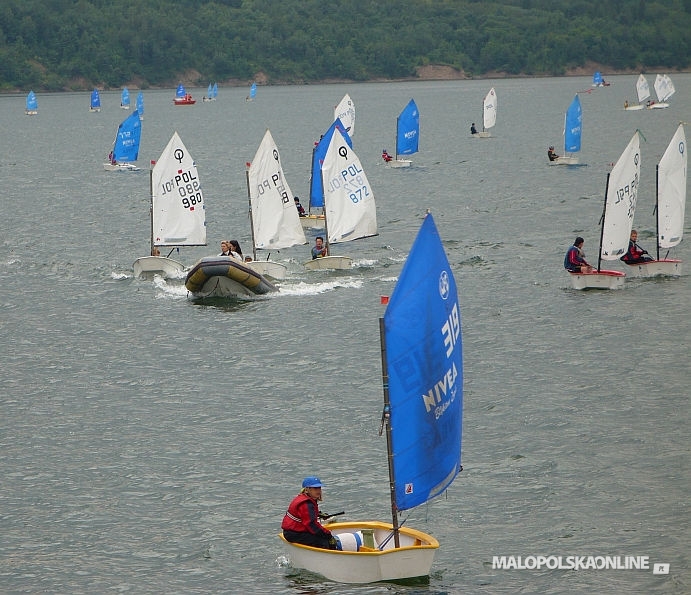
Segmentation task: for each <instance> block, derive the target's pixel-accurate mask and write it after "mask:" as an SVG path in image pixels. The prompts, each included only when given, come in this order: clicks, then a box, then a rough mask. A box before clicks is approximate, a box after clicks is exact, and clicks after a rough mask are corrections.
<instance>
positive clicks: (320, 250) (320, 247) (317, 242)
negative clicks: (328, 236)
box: [312, 236, 327, 260]
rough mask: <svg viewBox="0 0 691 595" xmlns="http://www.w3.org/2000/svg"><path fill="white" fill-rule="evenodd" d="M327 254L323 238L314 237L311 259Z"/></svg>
mask: <svg viewBox="0 0 691 595" xmlns="http://www.w3.org/2000/svg"><path fill="white" fill-rule="evenodd" d="M326 255H327V251H326V246H324V238H323V237H321V236H317V237H316V238H315V239H314V246H313V247H312V260H314V259H316V258H322V257H324V256H326Z"/></svg>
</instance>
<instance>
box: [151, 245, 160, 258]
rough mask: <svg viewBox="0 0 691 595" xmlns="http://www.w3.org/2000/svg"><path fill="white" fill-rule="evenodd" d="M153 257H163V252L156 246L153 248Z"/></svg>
mask: <svg viewBox="0 0 691 595" xmlns="http://www.w3.org/2000/svg"><path fill="white" fill-rule="evenodd" d="M151 256H161V251H160V250H159V249H158V248H157V247H156V246H154V247H153V248H151Z"/></svg>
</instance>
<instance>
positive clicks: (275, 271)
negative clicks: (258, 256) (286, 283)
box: [245, 260, 288, 281]
mask: <svg viewBox="0 0 691 595" xmlns="http://www.w3.org/2000/svg"><path fill="white" fill-rule="evenodd" d="M245 264H246V265H247V266H248V267H249V268H250V269H252V270H253V271H255V272H257V273H259V274H260V275H262V276H264V277H271V278H272V279H277V280H279V281H280V280H282V279H285V278H286V271H287V270H288V269H287V267H286V266H285V265H282V264H281V263H279V262H274V261H273V260H252V261H250V262H246V263H245Z"/></svg>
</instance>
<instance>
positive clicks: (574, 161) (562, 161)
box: [549, 155, 579, 165]
mask: <svg viewBox="0 0 691 595" xmlns="http://www.w3.org/2000/svg"><path fill="white" fill-rule="evenodd" d="M578 163H579V160H578V157H575V156H573V155H562V156H561V157H557V158H556V159H555V160H554V161H550V162H549V164H550V165H578Z"/></svg>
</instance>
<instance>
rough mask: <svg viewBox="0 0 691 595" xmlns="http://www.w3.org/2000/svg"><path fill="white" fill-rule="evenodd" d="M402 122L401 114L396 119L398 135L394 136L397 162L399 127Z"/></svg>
mask: <svg viewBox="0 0 691 595" xmlns="http://www.w3.org/2000/svg"><path fill="white" fill-rule="evenodd" d="M400 121H401V114H398V116H397V117H396V134H395V136H394V142H395V143H396V161H398V126H399V124H400Z"/></svg>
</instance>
